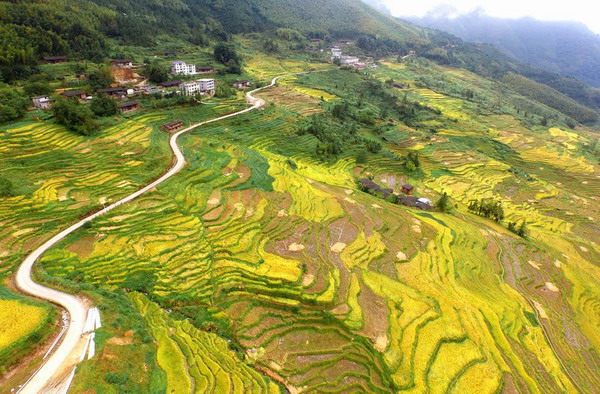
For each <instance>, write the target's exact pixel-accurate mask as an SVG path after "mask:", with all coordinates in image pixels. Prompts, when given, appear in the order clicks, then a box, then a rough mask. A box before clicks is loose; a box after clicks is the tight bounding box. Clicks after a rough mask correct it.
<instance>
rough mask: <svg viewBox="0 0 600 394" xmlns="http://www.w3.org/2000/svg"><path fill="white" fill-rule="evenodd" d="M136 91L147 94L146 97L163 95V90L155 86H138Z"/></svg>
mask: <svg viewBox="0 0 600 394" xmlns="http://www.w3.org/2000/svg"><path fill="white" fill-rule="evenodd" d="M136 89H137V90H138V92H141V93H142V94H146V95H150V94H158V93H162V89H161V88H159V87H158V86H153V85H143V86H138V87H136Z"/></svg>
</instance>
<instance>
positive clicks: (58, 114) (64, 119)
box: [52, 98, 95, 136]
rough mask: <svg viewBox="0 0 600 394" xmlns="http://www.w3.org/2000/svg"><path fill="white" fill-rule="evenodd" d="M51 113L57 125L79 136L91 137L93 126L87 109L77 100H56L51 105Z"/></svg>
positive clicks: (90, 114)
mask: <svg viewBox="0 0 600 394" xmlns="http://www.w3.org/2000/svg"><path fill="white" fill-rule="evenodd" d="M52 113H53V114H54V119H55V120H56V122H57V123H59V124H61V125H63V126H65V127H66V128H68V129H69V130H72V131H74V132H76V133H77V134H80V135H86V136H88V135H91V134H92V132H93V131H94V128H95V125H94V123H93V122H92V113H91V111H90V109H89V108H88V107H86V106H85V105H82V104H81V103H80V102H79V101H78V100H67V99H63V98H59V99H57V100H56V101H55V102H54V104H52Z"/></svg>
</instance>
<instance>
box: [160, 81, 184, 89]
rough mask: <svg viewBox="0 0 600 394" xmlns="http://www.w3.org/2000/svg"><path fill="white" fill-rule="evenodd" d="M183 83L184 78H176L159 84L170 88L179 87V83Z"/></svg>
mask: <svg viewBox="0 0 600 394" xmlns="http://www.w3.org/2000/svg"><path fill="white" fill-rule="evenodd" d="M182 83H183V81H182V80H180V79H174V80H172V81H165V82H161V83H159V86H161V87H163V88H166V89H170V88H176V87H179V85H181V84H182Z"/></svg>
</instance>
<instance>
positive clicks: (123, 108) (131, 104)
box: [117, 100, 140, 114]
mask: <svg viewBox="0 0 600 394" xmlns="http://www.w3.org/2000/svg"><path fill="white" fill-rule="evenodd" d="M117 108H118V109H119V111H120V112H121V113H122V114H126V113H129V112H134V111H137V110H138V109H140V103H138V102H137V101H136V100H133V101H126V102H124V103H119V104H117Z"/></svg>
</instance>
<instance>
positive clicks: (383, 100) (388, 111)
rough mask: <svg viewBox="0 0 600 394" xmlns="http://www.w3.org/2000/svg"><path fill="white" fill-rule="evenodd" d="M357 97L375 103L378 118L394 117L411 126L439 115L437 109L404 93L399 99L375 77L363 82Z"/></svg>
mask: <svg viewBox="0 0 600 394" xmlns="http://www.w3.org/2000/svg"><path fill="white" fill-rule="evenodd" d="M359 98H362V99H369V100H370V101H371V102H374V103H375V104H377V105H378V107H379V108H380V114H379V118H381V119H387V118H394V119H397V120H400V121H402V122H404V123H405V124H406V125H408V126H411V127H420V124H419V122H422V121H426V120H433V119H438V118H440V115H441V112H440V111H439V110H436V109H434V108H429V107H426V106H424V105H421V104H420V103H418V102H416V101H410V100H409V99H408V96H407V95H406V94H405V95H404V97H403V98H402V99H400V100H399V99H398V98H397V97H396V96H395V95H394V94H392V93H390V92H389V91H388V88H386V84H385V83H383V82H381V81H378V80H376V79H369V80H368V81H366V82H365V83H364V85H363V87H362V89H361V92H360V94H359Z"/></svg>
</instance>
